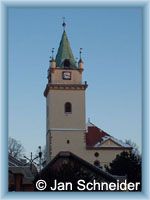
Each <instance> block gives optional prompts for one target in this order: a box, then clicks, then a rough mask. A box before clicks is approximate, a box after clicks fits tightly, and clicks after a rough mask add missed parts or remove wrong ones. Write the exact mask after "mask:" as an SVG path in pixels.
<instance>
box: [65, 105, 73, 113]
mask: <svg viewBox="0 0 150 200" xmlns="http://www.w3.org/2000/svg"><path fill="white" fill-rule="evenodd" d="M71 112H72V106H71V103H70V102H66V103H65V113H71Z"/></svg>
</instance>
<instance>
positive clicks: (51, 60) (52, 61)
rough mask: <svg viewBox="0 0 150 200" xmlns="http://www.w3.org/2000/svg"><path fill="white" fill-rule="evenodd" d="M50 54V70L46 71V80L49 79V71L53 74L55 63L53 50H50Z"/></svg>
mask: <svg viewBox="0 0 150 200" xmlns="http://www.w3.org/2000/svg"><path fill="white" fill-rule="evenodd" d="M51 53H52V56H51V57H50V69H49V70H48V79H50V76H49V75H50V74H49V72H50V71H51V72H54V70H55V68H56V61H55V59H54V48H52V51H51Z"/></svg>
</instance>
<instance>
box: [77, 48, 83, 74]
mask: <svg viewBox="0 0 150 200" xmlns="http://www.w3.org/2000/svg"><path fill="white" fill-rule="evenodd" d="M79 58H80V59H79V62H78V67H79V70H80V72H82V71H83V60H82V48H80V50H79Z"/></svg>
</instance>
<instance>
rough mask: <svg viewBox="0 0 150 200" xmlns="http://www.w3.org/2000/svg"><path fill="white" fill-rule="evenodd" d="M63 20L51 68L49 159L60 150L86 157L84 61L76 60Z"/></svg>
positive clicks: (48, 113) (48, 127)
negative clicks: (62, 29)
mask: <svg viewBox="0 0 150 200" xmlns="http://www.w3.org/2000/svg"><path fill="white" fill-rule="evenodd" d="M65 26H66V24H65V22H63V28H64V31H63V34H62V38H61V41H60V45H59V48H58V52H57V55H56V58H54V55H53V50H52V58H51V60H50V66H49V69H48V77H47V78H48V83H47V86H46V89H45V91H44V96H45V97H46V113H47V114H46V115H47V116H46V121H47V124H46V130H47V133H46V148H47V162H49V161H50V160H51V159H53V158H54V157H55V156H56V155H57V154H58V153H59V152H60V151H70V152H72V153H74V154H76V155H78V156H81V157H84V152H85V148H86V144H85V131H86V122H85V90H86V88H87V83H86V82H84V83H83V82H82V72H83V61H82V58H81V49H80V59H79V61H78V63H77V62H76V60H75V58H74V56H73V53H72V50H71V47H70V44H69V40H68V37H67V34H66V31H65Z"/></svg>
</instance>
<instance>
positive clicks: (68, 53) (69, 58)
mask: <svg viewBox="0 0 150 200" xmlns="http://www.w3.org/2000/svg"><path fill="white" fill-rule="evenodd" d="M56 65H57V67H60V68H64V67H67V68H77V66H76V60H75V59H74V56H73V53H72V50H71V47H70V44H69V40H68V38H67V34H66V32H65V30H64V32H63V34H62V38H61V41H60V45H59V48H58V52H57V55H56Z"/></svg>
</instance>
